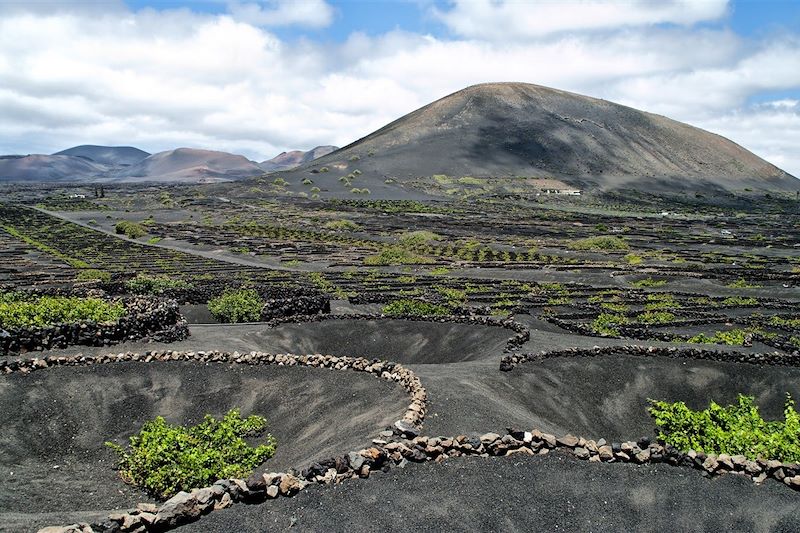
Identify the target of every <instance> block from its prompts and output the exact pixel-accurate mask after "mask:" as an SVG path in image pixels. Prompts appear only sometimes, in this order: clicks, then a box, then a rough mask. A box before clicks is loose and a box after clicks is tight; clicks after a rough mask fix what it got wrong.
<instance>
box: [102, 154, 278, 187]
mask: <svg viewBox="0 0 800 533" xmlns="http://www.w3.org/2000/svg"><path fill="white" fill-rule="evenodd" d="M262 173H263V171H262V170H261V168H260V167H259V166H258V164H256V163H255V162H253V161H250V160H249V159H247V158H246V157H244V156H241V155H236V154H229V153H227V152H216V151H213V150H197V149H194V148H177V149H175V150H167V151H165V152H159V153H157V154H153V155H151V156H150V157H148V158H146V159H143V160H142V161H140V162H138V163H136V164H135V165H132V166H131V167H129V168H126V169H123V170H119V171H116V172H113V173H112V174H111V177H113V178H115V179H116V180H121V181H186V182H214V181H231V180H235V179H241V178H246V177H249V176H257V175H259V174H262Z"/></svg>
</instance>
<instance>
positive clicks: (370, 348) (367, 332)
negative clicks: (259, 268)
mask: <svg viewBox="0 0 800 533" xmlns="http://www.w3.org/2000/svg"><path fill="white" fill-rule="evenodd" d="M190 331H191V336H190V337H189V338H187V339H186V340H184V341H180V342H174V343H170V344H163V343H143V342H131V343H124V344H118V345H114V346H110V347H105V348H103V347H99V348H97V347H89V346H72V347H69V348H66V349H64V350H50V351H47V352H44V353H43V354H42V355H47V354H53V355H55V354H68V353H83V354H97V353H105V352H123V351H140V352H142V351H147V350H155V349H168V350H224V351H233V350H238V351H240V352H241V351H248V352H249V351H252V350H262V351H267V352H271V353H285V352H291V353H296V354H305V353H322V354H330V355H346V356H353V357H368V358H373V357H377V358H380V359H387V360H389V361H395V362H398V363H451V362H459V361H470V360H474V359H479V358H486V357H492V358H496V359H497V360H498V364H499V357H500V355H501V353H502V351H503V348H505V345H506V341H507V340H508V338H509V337H511V336H512V335H513V334H514V333H513V332H512V331H509V330H507V329H505V328H501V327H494V326H475V325H469V324H451V323H439V322H417V321H409V320H391V319H386V320H323V321H321V322H308V323H288V324H281V325H279V326H277V327H274V328H271V327H269V326H267V325H266V324H241V325H202V326H200V325H196V326H191V327H190Z"/></svg>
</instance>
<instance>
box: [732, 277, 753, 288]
mask: <svg viewBox="0 0 800 533" xmlns="http://www.w3.org/2000/svg"><path fill="white" fill-rule="evenodd" d="M727 286H728V287H730V288H732V289H758V288H759V287H761V285H756V284H751V283H748V281H747V280H746V279H744V278H739V279H737V280H736V281H734V282H732V283H728V285H727Z"/></svg>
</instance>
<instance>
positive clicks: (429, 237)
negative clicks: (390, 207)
mask: <svg viewBox="0 0 800 533" xmlns="http://www.w3.org/2000/svg"><path fill="white" fill-rule="evenodd" d="M441 239H442V236H441V235H439V234H437V233H434V232H432V231H427V230H417V231H408V232H406V233H403V234H401V235H400V242H401V243H402V244H404V245H406V246H415V245H421V244H428V243H429V242H434V241H440V240H441Z"/></svg>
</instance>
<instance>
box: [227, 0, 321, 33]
mask: <svg viewBox="0 0 800 533" xmlns="http://www.w3.org/2000/svg"><path fill="white" fill-rule="evenodd" d="M228 11H229V12H230V13H231V15H233V17H234V18H235V19H237V20H241V21H242V22H248V23H250V24H255V25H256V26H295V25H296V26H306V27H310V28H324V27H325V26H328V25H329V24H330V23H331V22H333V7H331V6H330V4H328V3H327V2H325V0H301V1H298V0H273V1H271V2H260V3H259V2H249V3H242V2H230V4H229V5H228Z"/></svg>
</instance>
